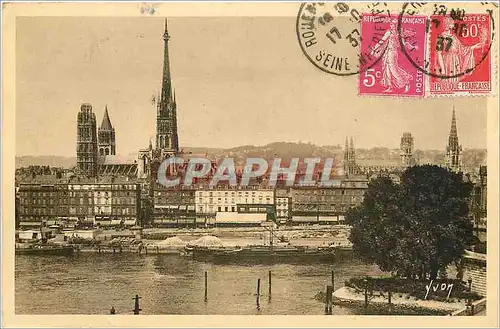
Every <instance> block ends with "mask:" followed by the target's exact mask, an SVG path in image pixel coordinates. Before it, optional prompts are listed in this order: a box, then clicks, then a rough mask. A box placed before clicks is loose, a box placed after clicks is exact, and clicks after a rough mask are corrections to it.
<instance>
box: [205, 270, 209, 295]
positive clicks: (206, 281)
mask: <svg viewBox="0 0 500 329" xmlns="http://www.w3.org/2000/svg"><path fill="white" fill-rule="evenodd" d="M207 301H208V272H207V271H205V302H207Z"/></svg>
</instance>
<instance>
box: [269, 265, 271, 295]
mask: <svg viewBox="0 0 500 329" xmlns="http://www.w3.org/2000/svg"><path fill="white" fill-rule="evenodd" d="M271 293H272V273H271V271H269V299H271Z"/></svg>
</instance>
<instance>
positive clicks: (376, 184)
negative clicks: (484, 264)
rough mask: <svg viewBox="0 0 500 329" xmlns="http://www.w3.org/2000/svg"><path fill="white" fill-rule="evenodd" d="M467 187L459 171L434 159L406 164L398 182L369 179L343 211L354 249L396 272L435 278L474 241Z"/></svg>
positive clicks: (408, 275)
mask: <svg viewBox="0 0 500 329" xmlns="http://www.w3.org/2000/svg"><path fill="white" fill-rule="evenodd" d="M471 190H472V184H470V183H467V182H464V180H463V179H462V174H455V173H452V172H450V171H448V170H447V169H444V168H441V167H438V166H434V165H424V166H414V167H411V168H409V169H407V170H406V171H405V172H404V173H403V175H402V177H401V182H400V183H395V182H394V181H393V180H391V179H390V178H389V177H385V176H382V177H379V178H377V179H375V180H373V181H371V182H370V183H369V186H368V190H367V191H366V193H365V197H364V200H363V202H362V203H361V205H359V206H358V207H355V208H352V209H350V210H349V211H348V213H347V215H346V220H347V222H348V223H349V224H350V225H351V226H352V230H351V234H350V237H349V239H350V241H351V242H352V243H353V248H354V251H355V252H356V253H357V254H358V255H359V256H360V257H361V258H363V259H364V260H365V261H368V262H371V263H375V264H377V265H379V267H380V268H381V269H382V270H384V271H389V272H392V273H393V274H395V275H397V276H402V277H408V278H420V279H435V278H436V277H437V275H438V273H439V271H444V270H445V268H446V267H447V266H448V265H449V264H451V263H458V262H459V261H460V259H461V257H462V255H463V253H464V250H465V248H467V247H469V246H470V244H471V243H472V242H473V234H472V223H471V221H470V218H469V217H468V215H469V209H468V203H469V201H468V197H469V195H470V192H471Z"/></svg>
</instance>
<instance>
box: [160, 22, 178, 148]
mask: <svg viewBox="0 0 500 329" xmlns="http://www.w3.org/2000/svg"><path fill="white" fill-rule="evenodd" d="M163 40H164V42H165V48H164V53H163V57H164V59H163V79H162V88H161V94H160V95H159V99H158V100H157V114H156V149H157V150H159V151H161V154H162V156H163V157H165V156H171V155H175V154H177V153H178V152H179V142H178V137H177V104H176V100H175V94H174V92H173V90H172V79H171V74H170V61H169V54H168V42H169V40H170V36H169V34H168V28H167V20H166V19H165V33H164V34H163Z"/></svg>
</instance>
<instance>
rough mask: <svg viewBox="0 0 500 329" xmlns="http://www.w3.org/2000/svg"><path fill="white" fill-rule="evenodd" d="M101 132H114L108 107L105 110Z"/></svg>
mask: <svg viewBox="0 0 500 329" xmlns="http://www.w3.org/2000/svg"><path fill="white" fill-rule="evenodd" d="M99 129H101V130H113V125H111V120H110V119H109V113H108V105H106V107H105V108H104V116H103V118H102V123H101V127H100V128H99Z"/></svg>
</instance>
